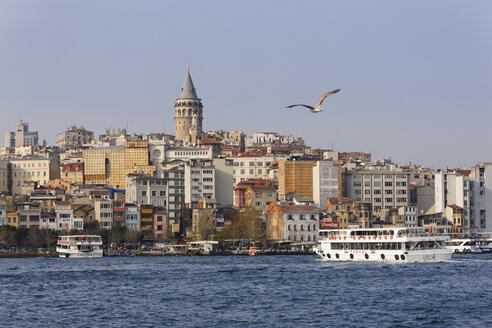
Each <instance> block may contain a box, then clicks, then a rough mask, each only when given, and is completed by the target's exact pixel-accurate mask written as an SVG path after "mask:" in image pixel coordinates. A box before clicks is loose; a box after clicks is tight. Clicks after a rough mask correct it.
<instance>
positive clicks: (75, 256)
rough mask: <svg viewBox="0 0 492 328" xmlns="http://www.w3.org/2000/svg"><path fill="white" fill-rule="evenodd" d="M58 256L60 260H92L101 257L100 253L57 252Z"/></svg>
mask: <svg viewBox="0 0 492 328" xmlns="http://www.w3.org/2000/svg"><path fill="white" fill-rule="evenodd" d="M58 256H59V257H62V258H70V259H93V258H99V257H103V253H102V252H85V253H82V252H80V253H60V252H58Z"/></svg>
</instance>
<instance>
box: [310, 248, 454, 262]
mask: <svg viewBox="0 0 492 328" xmlns="http://www.w3.org/2000/svg"><path fill="white" fill-rule="evenodd" d="M317 254H318V255H319V256H320V257H321V260H323V261H347V262H381V263H412V262H445V261H449V260H451V258H452V256H453V253H452V252H451V251H449V250H446V249H435V250H421V251H420V250H415V251H410V252H404V251H400V250H398V251H394V250H385V251H343V250H338V251H334V250H330V251H327V252H321V250H319V249H318V250H317ZM337 254H338V257H337Z"/></svg>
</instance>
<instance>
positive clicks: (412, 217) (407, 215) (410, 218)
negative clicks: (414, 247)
mask: <svg viewBox="0 0 492 328" xmlns="http://www.w3.org/2000/svg"><path fill="white" fill-rule="evenodd" d="M398 215H399V216H401V217H403V219H404V221H405V227H418V225H419V221H418V214H417V206H416V205H411V206H406V207H400V208H398Z"/></svg>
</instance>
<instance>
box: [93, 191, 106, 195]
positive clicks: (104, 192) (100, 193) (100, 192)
mask: <svg viewBox="0 0 492 328" xmlns="http://www.w3.org/2000/svg"><path fill="white" fill-rule="evenodd" d="M91 195H109V191H108V190H91Z"/></svg>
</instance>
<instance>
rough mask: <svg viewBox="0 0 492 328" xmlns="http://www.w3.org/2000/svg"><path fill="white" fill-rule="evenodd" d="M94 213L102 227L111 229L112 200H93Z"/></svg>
mask: <svg viewBox="0 0 492 328" xmlns="http://www.w3.org/2000/svg"><path fill="white" fill-rule="evenodd" d="M94 215H95V217H96V220H97V221H98V222H99V224H100V225H101V227H102V228H104V229H111V228H112V227H113V201H112V200H108V199H99V200H96V201H94Z"/></svg>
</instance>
